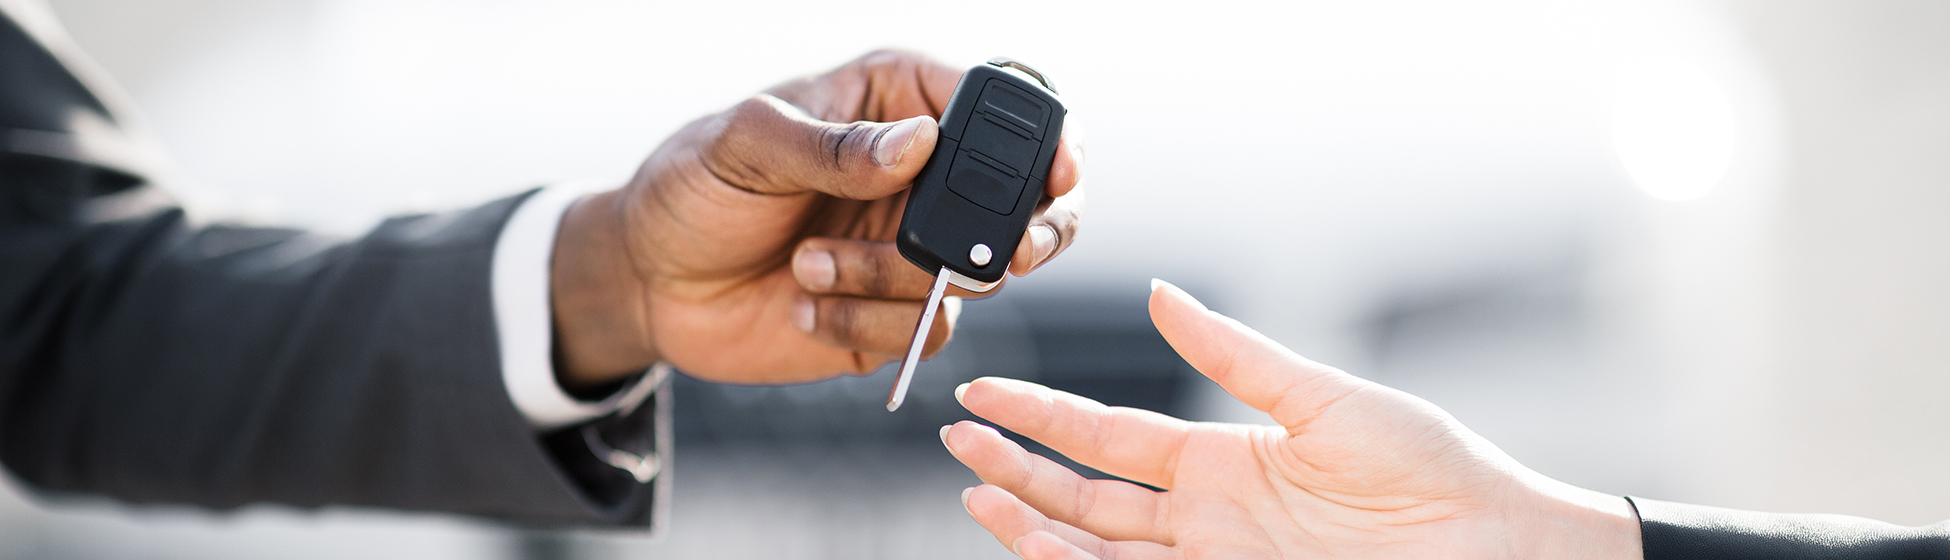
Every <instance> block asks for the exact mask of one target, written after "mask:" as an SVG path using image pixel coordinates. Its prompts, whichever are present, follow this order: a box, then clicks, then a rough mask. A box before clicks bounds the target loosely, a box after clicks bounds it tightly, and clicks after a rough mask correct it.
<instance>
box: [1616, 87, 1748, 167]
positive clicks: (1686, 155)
mask: <svg viewBox="0 0 1950 560" xmlns="http://www.w3.org/2000/svg"><path fill="white" fill-rule="evenodd" d="M1622 85H1623V88H1622V89H1621V90H1620V91H1619V92H1618V96H1617V97H1616V98H1615V99H1613V101H1612V119H1611V130H1612V142H1613V144H1614V145H1615V146H1616V148H1617V150H1618V159H1619V161H1620V162H1621V163H1623V164H1624V165H1625V172H1626V173H1628V174H1630V175H1631V176H1632V181H1633V182H1635V183H1638V186H1639V189H1640V190H1644V191H1645V194H1649V195H1652V197H1653V198H1657V199H1660V200H1692V199H1695V198H1699V197H1702V196H1706V195H1707V193H1710V192H1712V191H1713V187H1716V186H1718V185H1719V184H1720V180H1721V179H1722V178H1724V177H1725V176H1726V173H1727V165H1728V163H1729V162H1731V160H1732V159H1733V108H1732V106H1731V105H1729V104H1728V103H1727V96H1726V93H1725V92H1723V91H1722V90H1721V89H1720V87H1719V85H1717V84H1715V83H1714V82H1713V79H1712V78H1711V77H1709V76H1707V75H1706V73H1705V72H1702V71H1700V69H1699V68H1698V67H1695V66H1693V65H1691V64H1687V63H1684V62H1667V63H1663V64H1656V65H1647V66H1645V67H1642V68H1639V69H1637V70H1635V71H1632V72H1629V73H1627V74H1626V79H1625V81H1624V82H1623V84H1622Z"/></svg>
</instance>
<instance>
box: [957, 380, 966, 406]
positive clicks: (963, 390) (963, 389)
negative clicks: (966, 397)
mask: <svg viewBox="0 0 1950 560" xmlns="http://www.w3.org/2000/svg"><path fill="white" fill-rule="evenodd" d="M967 392H968V384H967V383H963V384H961V385H957V386H955V402H958V403H961V406H962V408H968V403H965V402H962V400H961V396H962V394H963V393H967Z"/></svg>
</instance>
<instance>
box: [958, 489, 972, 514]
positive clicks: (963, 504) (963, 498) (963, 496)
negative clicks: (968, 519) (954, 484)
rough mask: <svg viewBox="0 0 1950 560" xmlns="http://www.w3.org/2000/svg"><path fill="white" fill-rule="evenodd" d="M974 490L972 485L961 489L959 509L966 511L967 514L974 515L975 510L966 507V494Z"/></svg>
mask: <svg viewBox="0 0 1950 560" xmlns="http://www.w3.org/2000/svg"><path fill="white" fill-rule="evenodd" d="M974 491H975V487H974V486H970V487H967V488H963V489H961V509H962V510H963V511H967V512H968V514H969V515H975V510H972V509H968V495H969V494H970V493H973V492H974Z"/></svg>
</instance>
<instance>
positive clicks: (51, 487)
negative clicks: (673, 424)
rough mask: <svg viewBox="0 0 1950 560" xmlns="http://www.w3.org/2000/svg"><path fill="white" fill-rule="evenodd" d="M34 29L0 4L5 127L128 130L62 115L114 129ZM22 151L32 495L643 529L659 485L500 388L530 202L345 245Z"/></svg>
mask: <svg viewBox="0 0 1950 560" xmlns="http://www.w3.org/2000/svg"><path fill="white" fill-rule="evenodd" d="M31 35H33V34H31V33H27V32H24V31H23V28H22V27H21V26H19V25H15V24H14V22H13V21H12V20H11V19H9V18H0V134H5V135H0V139H5V138H39V139H45V138H56V139H59V138H64V137H81V136H82V135H85V134H90V133H108V134H113V133H115V132H116V131H114V130H109V131H106V132H104V131H99V130H95V131H90V130H70V129H69V128H70V124H71V123H74V122H81V121H89V120H90V119H93V120H94V121H99V122H108V123H115V122H117V121H116V119H115V115H113V114H111V111H110V110H109V109H107V108H104V107H103V104H102V103H101V102H100V101H98V100H97V99H96V97H95V96H94V95H91V93H90V90H89V89H87V88H85V87H80V85H79V84H80V82H78V81H77V80H76V79H75V78H74V77H73V76H72V75H71V74H70V73H69V72H68V71H67V70H66V69H65V68H64V66H63V64H61V63H60V62H59V61H57V60H56V59H55V58H54V57H52V56H50V54H49V50H48V49H47V48H46V47H44V46H43V45H42V44H41V43H40V42H39V41H36V40H35V39H33V38H32V37H31ZM76 115H80V116H82V117H83V118H77V117H76ZM9 146H10V145H0V460H4V462H5V464H6V467H7V468H8V469H9V470H11V471H12V472H13V473H14V474H15V475H16V476H18V477H19V478H20V479H22V480H24V481H25V482H26V483H28V484H30V485H31V486H32V487H33V488H34V489H36V490H37V491H40V492H44V493H50V494H56V495H60V494H68V493H80V494H92V495H106V496H111V497H114V498H117V499H120V500H124V501H130V502H173V503H189V504H199V505H203V506H208V507H212V508H232V507H236V506H240V505H244V504H252V503H266V502H268V503H279V504H287V505H292V506H299V507H314V506H322V505H327V504H343V505H354V506H377V507H384V508H401V509H410V510H434V511H446V512H456V513H462V514H469V515H477V516H486V517H491V518H497V519H506V520H513V521H518V522H522V523H526V524H535V525H559V524H616V523H622V524H635V525H643V524H647V523H648V516H649V510H650V508H649V505H648V504H649V501H650V500H649V497H648V496H647V494H648V493H649V492H650V491H651V488H652V486H651V485H640V484H633V485H617V484H612V483H605V480H599V479H602V478H603V477H609V479H613V478H614V477H615V476H619V475H620V471H615V472H609V471H605V470H604V469H601V468H595V467H593V466H592V464H595V460H594V458H593V456H591V455H590V454H589V453H588V452H587V450H586V449H573V448H570V447H568V446H561V445H550V444H545V442H544V440H543V438H542V437H539V436H537V435H536V434H535V433H534V431H533V429H532V428H531V427H530V426H529V425H528V424H527V422H526V420H525V418H524V417H523V416H522V415H521V414H520V412H519V411H517V410H516V409H515V408H514V406H513V404H512V403H511V402H510V400H509V398H508V395H507V392H506V390H505V389H504V388H503V384H502V380H501V367H500V361H499V359H500V358H499V349H498V344H497V331H496V327H495V318H494V314H493V307H492V301H491V299H490V291H489V279H490V273H489V269H490V263H491V261H492V257H493V254H494V244H495V240H496V237H497V235H498V234H499V232H500V230H501V227H502V225H503V223H504V222H505V221H506V220H507V218H508V216H509V215H510V214H511V212H512V211H513V210H514V208H515V207H516V206H517V205H518V204H519V203H520V201H521V200H522V198H523V196H525V195H523V196H515V197H510V198H505V199H501V200H497V201H494V202H490V203H487V204H485V205H482V206H479V207H476V208H472V209H466V210H460V211H455V212H448V213H442V214H431V215H421V216H411V217H403V218H396V219H391V220H387V221H386V222H384V223H383V224H381V225H379V226H378V227H377V228H375V229H373V230H372V231H371V232H369V233H367V234H365V235H364V236H362V237H358V238H356V239H338V238H331V237H325V236H320V235H312V234H307V233H304V232H300V231H293V230H287V229H274V228H261V227H236V226H203V225H197V224H194V223H192V222H190V221H189V220H187V219H186V218H185V214H184V212H183V211H182V210H181V209H179V208H177V207H176V206H175V205H174V204H172V203H169V202H168V201H167V200H166V198H165V197H163V196H161V195H160V194H159V193H158V192H156V191H155V187H153V186H150V185H147V184H145V181H144V180H143V177H142V175H141V173H140V170H132V169H128V168H126V166H118V165H116V164H115V163H114V162H103V161H91V160H89V159H88V158H87V157H86V154H85V153H84V152H81V151H73V152H72V154H73V155H71V156H64V155H63V154H67V153H69V152H62V151H60V150H52V151H48V150H40V151H36V150H25V149H9ZM11 146H14V147H15V148H18V147H19V146H20V144H18V143H16V144H12V145H11ZM32 146H39V144H35V145H32ZM32 146H29V147H32ZM551 448H559V449H555V450H551ZM611 471H613V469H611ZM571 473H577V474H571ZM592 477H594V478H592ZM592 481H594V482H596V483H592ZM607 482H613V480H608V481H607ZM592 488H595V489H598V490H591V489H592Z"/></svg>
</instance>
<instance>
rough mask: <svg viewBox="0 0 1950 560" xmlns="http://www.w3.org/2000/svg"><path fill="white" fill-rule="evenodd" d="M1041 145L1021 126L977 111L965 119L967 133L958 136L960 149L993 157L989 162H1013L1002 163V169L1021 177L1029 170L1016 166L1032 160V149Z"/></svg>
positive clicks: (1034, 150) (1039, 147)
mask: <svg viewBox="0 0 1950 560" xmlns="http://www.w3.org/2000/svg"><path fill="white" fill-rule="evenodd" d="M1042 147H1043V143H1042V142H1038V141H1036V140H1035V139H1033V138H1030V137H1029V133H1027V132H1023V131H1022V129H1021V127H1016V126H1011V125H1009V124H1008V123H1007V121H1006V120H1005V119H1003V118H1002V117H997V116H995V115H990V114H987V113H979V112H978V113H976V114H975V118H974V119H971V120H970V121H969V122H968V132H966V133H964V136H962V139H961V149H964V150H975V151H977V152H981V153H982V155H985V156H988V157H989V159H992V160H995V161H994V162H991V163H1002V162H1016V163H1015V165H1009V164H1008V163H1003V164H1002V165H1004V166H1005V167H1003V169H1004V170H1006V171H1009V172H1010V174H1012V175H1015V176H1017V177H1025V178H1026V177H1028V176H1029V170H1028V169H1016V167H1017V166H1020V165H1022V163H1021V162H1033V161H1036V150H1038V149H1041V148H1042Z"/></svg>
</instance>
